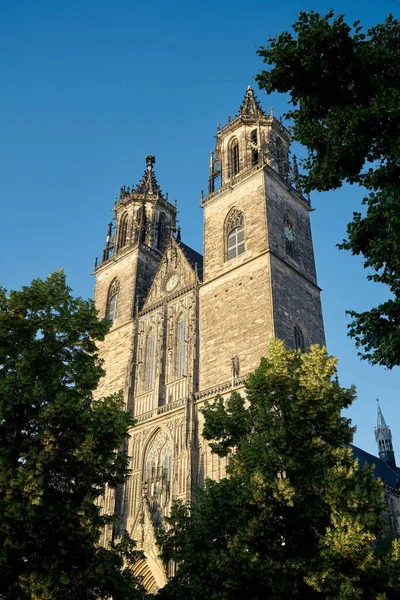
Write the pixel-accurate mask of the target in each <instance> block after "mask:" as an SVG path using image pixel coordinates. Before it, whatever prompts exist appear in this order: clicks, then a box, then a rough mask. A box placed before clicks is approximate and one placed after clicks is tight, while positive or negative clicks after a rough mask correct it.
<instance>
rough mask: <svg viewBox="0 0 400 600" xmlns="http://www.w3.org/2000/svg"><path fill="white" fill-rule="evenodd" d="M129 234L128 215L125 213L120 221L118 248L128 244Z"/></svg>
mask: <svg viewBox="0 0 400 600" xmlns="http://www.w3.org/2000/svg"><path fill="white" fill-rule="evenodd" d="M127 235H128V215H127V214H124V215H123V217H122V218H121V221H120V223H119V235H118V248H123V247H124V246H126V240H127Z"/></svg>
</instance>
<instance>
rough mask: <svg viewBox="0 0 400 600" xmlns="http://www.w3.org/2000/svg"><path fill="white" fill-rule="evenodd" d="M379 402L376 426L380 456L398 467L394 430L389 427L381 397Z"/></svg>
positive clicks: (392, 465)
mask: <svg viewBox="0 0 400 600" xmlns="http://www.w3.org/2000/svg"><path fill="white" fill-rule="evenodd" d="M376 401H377V403H378V416H377V421H376V427H375V440H376V443H377V444H378V452H379V458H381V459H382V460H383V461H385V463H386V464H388V465H389V467H392V469H396V459H395V456H394V450H393V443H392V432H391V431H390V428H389V427H388V425H387V423H386V421H385V417H384V416H383V412H382V409H381V407H380V405H379V399H378V398H377V400H376Z"/></svg>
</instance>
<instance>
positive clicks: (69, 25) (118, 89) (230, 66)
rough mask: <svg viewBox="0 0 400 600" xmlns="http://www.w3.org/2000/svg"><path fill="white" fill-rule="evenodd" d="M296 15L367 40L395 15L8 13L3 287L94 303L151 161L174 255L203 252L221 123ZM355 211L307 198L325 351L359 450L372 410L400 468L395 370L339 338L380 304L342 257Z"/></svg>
mask: <svg viewBox="0 0 400 600" xmlns="http://www.w3.org/2000/svg"><path fill="white" fill-rule="evenodd" d="M304 8H309V9H312V8H314V9H316V10H318V11H320V12H325V11H326V10H327V9H329V8H333V9H334V10H335V11H336V12H340V13H344V14H345V15H346V17H347V19H348V20H349V21H350V22H353V21H355V20H356V19H361V21H362V23H363V24H365V25H371V24H374V23H377V22H381V21H382V20H383V19H384V18H385V16H386V15H387V14H388V13H389V12H392V13H394V14H395V16H399V14H398V13H399V10H398V9H399V4H398V0H394V1H390V0H383V1H382V2H379V3H378V2H376V1H369V2H365V1H361V0H353V1H352V2H351V3H350V2H344V1H335V2H330V3H329V4H326V0H325V1H324V0H316V1H315V2H313V3H307V4H304V3H303V2H301V1H298V0H289V1H287V2H285V3H282V2H269V3H266V2H261V1H259V0H253V2H251V3H248V4H246V3H243V2H238V1H237V0H233V1H231V2H227V1H225V0H223V1H220V2H215V1H214V2H211V1H209V0H206V1H202V2H197V3H189V2H175V1H172V2H169V3H165V2H161V1H160V0H154V1H153V2H147V3H145V2H140V3H139V2H135V1H133V0H132V1H130V2H129V1H127V0H115V1H114V2H110V1H108V2H106V1H104V0H96V1H95V0H80V1H77V0H70V1H69V2H54V0H53V1H52V2H50V1H49V0H36V1H34V0H31V1H26V0H19V1H18V2H12V1H11V0H3V1H2V2H1V3H0V56H1V59H0V89H1V94H0V132H1V137H0V198H1V201H2V207H3V209H2V228H1V236H2V248H3V250H2V253H1V257H0V283H1V284H2V285H3V286H5V287H6V288H8V289H13V288H18V287H20V286H22V285H25V284H28V283H29V282H30V281H31V280H32V279H33V278H35V277H45V276H46V275H47V274H48V273H49V272H52V271H55V270H57V269H59V268H60V267H63V268H64V270H65V272H66V273H67V276H68V281H69V284H70V285H71V287H72V288H73V290H74V293H76V294H79V295H81V296H83V297H89V296H91V295H92V291H93V283H94V282H93V278H91V277H90V276H89V274H90V273H91V271H92V267H93V262H94V258H95V256H101V251H102V248H103V246H104V239H105V234H106V225H107V223H108V222H109V221H110V219H111V217H112V214H111V209H112V206H113V200H114V197H115V196H116V195H117V194H118V192H119V188H120V186H121V185H124V184H125V185H132V183H134V184H136V183H137V182H138V181H139V179H140V177H141V175H142V172H143V170H144V166H145V163H144V157H145V155H146V154H155V155H156V160H157V162H156V166H155V168H156V174H157V178H158V181H159V183H160V185H161V187H162V189H163V190H164V191H167V192H169V197H170V199H172V200H173V199H174V198H176V199H177V200H178V209H179V211H180V212H179V218H180V225H181V227H182V237H183V240H184V241H185V242H186V243H188V244H189V245H191V246H193V247H194V248H195V249H196V250H198V251H202V213H201V209H200V208H199V196H200V190H201V189H206V188H207V177H208V159H209V151H210V150H211V149H212V148H213V145H214V137H213V136H214V135H215V133H216V124H217V122H220V123H221V124H224V123H225V122H226V121H227V116H228V114H231V115H233V114H235V113H236V111H237V110H238V108H239V105H240V103H241V100H242V98H243V96H244V93H245V90H246V87H247V85H249V84H253V78H254V75H255V74H256V73H257V72H258V71H260V70H261V69H262V62H261V59H260V58H259V57H258V56H257V55H256V49H257V47H258V46H260V45H263V44H265V43H266V41H267V39H268V37H269V36H271V35H275V34H276V33H277V32H279V31H283V30H285V29H288V28H290V25H291V24H292V23H293V22H294V20H295V19H296V14H297V13H298V12H299V11H300V10H302V9H304ZM396 13H397V15H396ZM254 88H255V89H256V86H255V84H254ZM256 93H257V95H258V97H259V98H260V100H261V102H262V104H263V106H264V108H266V109H269V107H270V106H273V107H274V111H275V115H276V116H279V115H281V114H282V113H283V112H285V110H286V108H287V104H286V99H285V97H283V96H278V95H273V96H271V97H266V96H265V94H264V93H261V92H256ZM296 153H297V154H300V153H301V152H300V151H299V149H296ZM361 198H362V193H361V191H360V190H358V189H355V188H354V189H353V188H349V187H343V188H341V189H340V190H337V191H335V192H330V193H324V194H313V196H312V203H313V206H314V208H315V212H313V213H312V216H311V218H312V226H313V238H314V245H315V256H316V262H317V272H318V280H319V284H320V286H321V287H322V288H323V294H322V302H323V311H324V319H325V327H326V337H327V344H328V349H329V351H330V353H332V354H334V355H336V356H337V357H338V358H339V361H340V363H339V374H340V380H341V383H342V385H350V384H351V383H354V384H355V385H356V387H357V390H358V400H357V401H356V402H355V404H354V406H353V407H352V408H351V410H350V411H349V414H350V416H351V417H352V419H353V421H354V423H355V424H356V425H357V428H358V430H357V433H356V437H355V442H356V443H357V444H358V445H359V446H361V447H362V448H364V449H365V450H367V451H369V452H372V453H375V448H376V446H375V441H374V436H373V427H374V425H375V422H376V398H377V397H379V398H380V400H381V406H382V409H383V412H384V414H385V417H386V420H387V422H388V424H389V425H390V426H391V428H392V432H393V435H394V446H395V449H397V450H398V452H399V456H398V460H399V463H400V419H399V417H400V402H399V399H398V395H399V392H398V390H399V387H400V385H399V384H400V374H399V369H395V370H393V371H387V370H385V369H383V368H378V367H371V366H369V365H368V364H367V363H365V362H362V361H360V360H359V358H358V357H357V350H356V348H355V347H354V344H353V342H352V341H351V340H349V339H348V338H347V337H346V325H347V319H346V316H345V310H346V309H350V308H352V309H355V310H365V309H368V308H369V307H371V306H372V305H374V304H376V303H377V302H378V301H380V300H381V299H383V298H384V290H382V289H381V288H379V286H377V285H375V284H371V283H367V282H366V279H365V272H364V269H363V268H362V265H361V263H360V261H359V260H358V259H357V258H354V257H351V256H350V255H349V254H347V253H345V252H340V251H339V250H337V248H336V246H335V245H336V244H337V243H338V242H340V241H341V240H342V239H343V237H344V236H345V231H346V224H347V222H348V221H349V220H350V219H351V216H352V213H353V211H355V210H359V208H360V200H361Z"/></svg>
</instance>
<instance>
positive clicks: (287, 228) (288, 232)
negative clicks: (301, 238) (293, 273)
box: [283, 213, 296, 259]
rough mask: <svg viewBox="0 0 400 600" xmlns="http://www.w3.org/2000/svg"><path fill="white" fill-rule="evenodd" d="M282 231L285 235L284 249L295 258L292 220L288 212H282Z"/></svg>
mask: <svg viewBox="0 0 400 600" xmlns="http://www.w3.org/2000/svg"><path fill="white" fill-rule="evenodd" d="M283 233H284V235H285V249H286V254H287V255H288V256H290V257H291V258H293V259H295V258H296V249H295V237H294V226H293V221H292V219H291V218H290V216H289V214H288V213H285V214H284V217H283Z"/></svg>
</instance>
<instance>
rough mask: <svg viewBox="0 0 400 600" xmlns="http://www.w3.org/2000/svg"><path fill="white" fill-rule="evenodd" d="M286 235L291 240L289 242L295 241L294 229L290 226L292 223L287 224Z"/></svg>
mask: <svg viewBox="0 0 400 600" xmlns="http://www.w3.org/2000/svg"><path fill="white" fill-rule="evenodd" d="M285 237H286V238H287V239H288V240H289V242H293V240H294V233H293V229H292V228H291V227H290V225H285Z"/></svg>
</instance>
